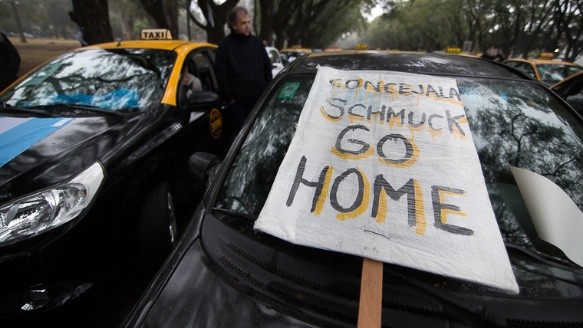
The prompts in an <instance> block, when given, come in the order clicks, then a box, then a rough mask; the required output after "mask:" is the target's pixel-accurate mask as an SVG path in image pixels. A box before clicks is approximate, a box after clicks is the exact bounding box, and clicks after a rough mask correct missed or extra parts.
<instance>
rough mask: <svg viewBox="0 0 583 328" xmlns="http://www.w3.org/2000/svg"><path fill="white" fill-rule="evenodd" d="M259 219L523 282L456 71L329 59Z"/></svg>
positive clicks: (331, 244) (348, 249) (287, 232)
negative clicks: (347, 67) (338, 66)
mask: <svg viewBox="0 0 583 328" xmlns="http://www.w3.org/2000/svg"><path fill="white" fill-rule="evenodd" d="M255 228H256V229H258V230H261V231H263V232H266V233H269V234H272V235H274V236H277V237H279V238H282V239H285V240H287V241H290V242H292V243H295V244H300V245H306V246H312V247H316V248H322V249H327V250H333V251H338V252H343V253H349V254H354V255H360V256H363V257H367V258H370V259H374V260H378V261H383V262H387V263H394V264H399V265H403V266H407V267H411V268H415V269H419V270H424V271H430V272H433V273H437V274H441V275H445V276H450V277H455V278H459V279H463V280H467V281H472V282H477V283H482V284H485V285H488V286H492V287H496V288H501V289H504V290H507V291H511V292H515V293H517V292H518V285H517V283H516V280H515V278H514V274H513V272H512V268H511V266H510V262H509V260H508V255H507V253H506V249H505V247H504V244H503V242H502V237H501V235H500V231H499V230H498V226H497V223H496V219H495V217H494V213H493V210H492V206H491V204H490V200H489V198H488V193H487V190H486V185H485V182H484V177H483V175H482V171H481V168H480V163H479V159H478V155H477V152H476V149H475V146H474V143H473V139H472V135H471V132H470V129H469V126H468V122H467V119H466V116H465V112H464V109H463V105H462V102H461V99H460V96H459V91H458V88H457V83H456V80H455V79H450V78H441V77H433V76H426V75H418V74H407V73H401V72H388V71H339V70H335V69H331V68H326V67H319V69H318V74H317V76H316V80H315V81H314V85H313V86H312V89H311V91H310V94H309V96H308V99H307V101H306V103H305V105H304V108H303V111H302V113H301V115H300V119H299V122H298V127H297V131H296V133H295V135H294V138H293V139H292V142H291V144H290V147H289V149H288V152H287V154H286V156H285V158H284V160H283V162H282V164H281V166H280V168H279V170H278V173H277V176H276V179H275V182H274V184H273V186H272V189H271V191H270V193H269V197H268V199H267V201H266V203H265V205H264V207H263V209H262V211H261V213H260V215H259V218H258V219H257V221H256V223H255Z"/></svg>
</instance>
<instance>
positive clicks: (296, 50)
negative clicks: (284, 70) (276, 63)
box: [280, 47, 312, 63]
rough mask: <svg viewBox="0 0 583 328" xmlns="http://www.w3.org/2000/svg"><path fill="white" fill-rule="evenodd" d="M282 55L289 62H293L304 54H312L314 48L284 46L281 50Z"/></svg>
mask: <svg viewBox="0 0 583 328" xmlns="http://www.w3.org/2000/svg"><path fill="white" fill-rule="evenodd" d="M280 52H281V55H282V57H283V58H284V59H285V61H286V62H287V63H291V62H293V61H294V60H296V59H297V58H298V57H299V56H301V55H303V54H311V53H312V49H310V48H302V47H291V48H283V49H282V50H281V51H280Z"/></svg>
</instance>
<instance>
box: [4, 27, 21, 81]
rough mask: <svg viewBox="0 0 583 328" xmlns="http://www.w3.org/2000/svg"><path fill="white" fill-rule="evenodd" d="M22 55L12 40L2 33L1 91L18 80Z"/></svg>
mask: <svg viewBox="0 0 583 328" xmlns="http://www.w3.org/2000/svg"><path fill="white" fill-rule="evenodd" d="M19 69H20V55H19V54H18V51H17V50H16V48H15V47H14V45H13V44H12V42H10V39H8V37H7V36H6V35H5V34H4V33H1V32H0V91H2V90H3V89H4V88H6V87H7V86H8V85H9V84H10V83H12V82H13V81H14V80H16V77H17V76H18V70H19Z"/></svg>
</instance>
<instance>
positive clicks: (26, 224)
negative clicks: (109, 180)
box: [0, 162, 105, 246]
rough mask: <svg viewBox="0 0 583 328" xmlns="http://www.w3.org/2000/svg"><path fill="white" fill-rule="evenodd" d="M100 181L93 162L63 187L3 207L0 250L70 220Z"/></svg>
mask: <svg viewBox="0 0 583 328" xmlns="http://www.w3.org/2000/svg"><path fill="white" fill-rule="evenodd" d="M104 177H105V174H104V172H103V168H102V167H101V164H99V163H97V162H96V163H94V164H93V165H91V166H90V167H89V168H87V169H86V170H85V171H83V172H81V173H80V174H79V175H77V176H76V177H75V178H73V179H71V180H70V181H69V182H67V183H63V184H59V185H56V186H54V187H51V188H49V189H45V190H42V191H39V192H37V193H34V194H31V195H27V196H25V197H22V198H19V199H15V200H13V201H10V202H8V203H5V204H3V205H2V206H1V207H0V246H2V245H6V244H11V243H14V242H16V241H17V240H19V239H23V238H28V237H32V236H35V235H38V234H40V233H43V232H45V231H48V230H50V229H53V228H55V227H58V226H60V225H62V224H64V223H66V222H69V221H71V220H73V219H74V218H75V217H77V216H78V215H79V214H80V213H81V212H82V211H83V210H84V209H85V208H86V207H87V206H88V205H89V204H90V203H91V200H92V199H93V197H94V196H95V194H96V193H97V190H98V189H99V186H100V185H101V182H102V181H103V179H104Z"/></svg>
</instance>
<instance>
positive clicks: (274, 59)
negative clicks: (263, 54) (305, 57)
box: [265, 47, 283, 77]
mask: <svg viewBox="0 0 583 328" xmlns="http://www.w3.org/2000/svg"><path fill="white" fill-rule="evenodd" d="M265 50H266V51H267V54H268V55H269V60H271V67H272V70H271V74H272V75H273V76H274V77H275V76H276V75H277V74H278V73H279V72H280V71H281V70H282V69H283V60H282V59H281V54H280V53H279V50H277V48H275V47H265Z"/></svg>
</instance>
